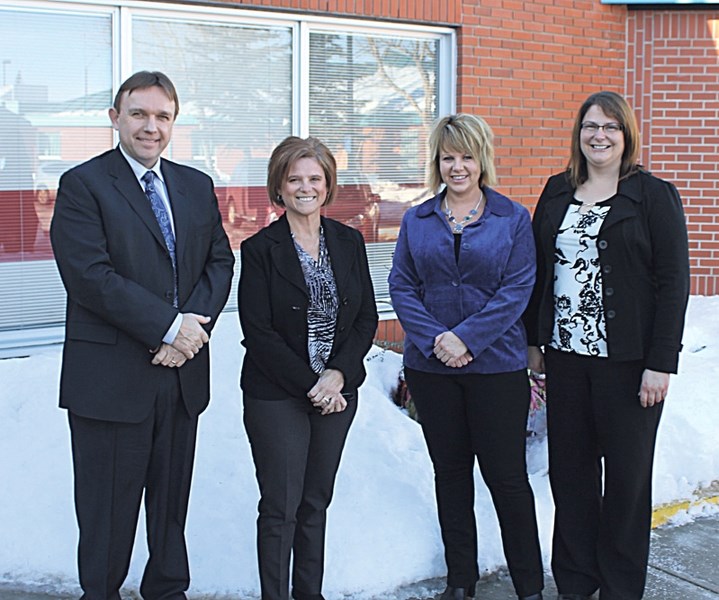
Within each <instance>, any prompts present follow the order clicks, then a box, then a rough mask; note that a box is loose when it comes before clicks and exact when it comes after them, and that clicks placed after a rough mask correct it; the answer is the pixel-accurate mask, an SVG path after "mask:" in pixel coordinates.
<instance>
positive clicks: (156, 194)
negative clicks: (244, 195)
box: [51, 71, 234, 600]
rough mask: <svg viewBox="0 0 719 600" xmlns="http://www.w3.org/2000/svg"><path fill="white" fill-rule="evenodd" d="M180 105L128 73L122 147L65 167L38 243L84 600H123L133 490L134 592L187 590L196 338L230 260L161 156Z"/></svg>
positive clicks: (213, 217) (219, 299)
mask: <svg viewBox="0 0 719 600" xmlns="http://www.w3.org/2000/svg"><path fill="white" fill-rule="evenodd" d="M178 110H179V102H178V99H177V93H176V91H175V88H174V86H173V84H172V82H171V81H170V80H169V78H168V77H167V76H166V75H164V74H162V73H159V72H147V71H142V72H139V73H135V74H134V75H132V76H131V77H130V78H129V79H128V80H127V81H125V83H123V84H122V86H121V87H120V89H119V91H118V93H117V96H116V97H115V102H114V105H113V107H112V108H110V110H109V115H110V119H111V121H112V124H113V127H114V128H115V129H116V130H117V131H118V133H119V137H120V144H119V146H118V147H117V148H115V149H114V150H110V151H108V152H106V153H104V154H101V155H100V156H97V157H95V158H93V159H91V160H89V161H88V162H86V163H84V164H82V165H80V166H78V167H76V168H74V169H71V170H70V171H68V172H67V173H65V174H64V175H63V176H62V178H61V180H60V186H59V189H58V194H57V201H56V206H55V214H54V217H53V221H52V227H51V239H52V246H53V250H54V252H55V257H56V260H57V264H58V268H59V270H60V275H61V276H62V280H63V283H64V284H65V288H66V290H67V297H68V298H67V319H66V331H65V346H64V351H63V364H62V374H61V381H60V406H62V407H64V408H66V409H68V415H69V421H70V430H71V437H72V455H73V466H74V471H75V509H76V513H77V519H78V525H79V529H80V540H79V549H78V563H79V575H80V585H81V586H82V589H83V591H84V594H83V596H82V600H120V593H119V589H120V587H121V586H122V583H123V581H124V580H125V578H126V576H127V572H128V568H129V564H130V556H131V553H132V546H133V542H134V538H135V531H136V527H137V519H138V514H139V509H140V504H141V500H142V496H143V493H144V497H145V511H146V514H147V542H148V547H149V560H148V562H147V565H146V567H145V572H144V575H143V578H142V584H141V587H140V592H141V594H142V596H143V598H145V600H180V599H185V597H186V596H185V590H187V588H188V587H189V583H190V576H189V567H188V560H187V549H186V545H185V532H184V530H185V521H186V515H187V503H188V498H189V492H190V480H191V478H192V465H193V460H194V453H195V438H196V432H197V420H198V416H199V414H200V413H201V412H202V411H203V410H204V409H205V408H206V406H207V404H208V402H209V389H210V380H209V362H210V356H209V347H208V346H207V343H208V341H209V333H210V330H211V328H212V326H213V325H214V323H215V322H216V319H217V316H218V315H219V313H220V311H221V310H222V308H223V306H224V305H225V302H226V301H227V296H228V294H229V289H230V284H231V279H232V273H233V265H234V256H233V254H232V250H231V249H230V245H229V242H228V240H227V236H226V234H225V232H224V230H223V228H222V222H221V218H220V213H219V210H218V207H217V198H216V197H215V193H214V188H213V184H212V180H211V179H210V178H209V177H208V176H207V175H205V174H203V173H201V172H200V171H197V170H195V169H192V168H189V167H186V166H183V165H179V164H177V163H174V162H171V161H169V160H166V159H160V154H161V153H162V151H163V150H164V149H165V148H166V147H167V145H168V143H169V142H170V138H171V135H172V126H173V124H174V122H175V118H176V117H177V113H178ZM148 172H151V174H149V173H148Z"/></svg>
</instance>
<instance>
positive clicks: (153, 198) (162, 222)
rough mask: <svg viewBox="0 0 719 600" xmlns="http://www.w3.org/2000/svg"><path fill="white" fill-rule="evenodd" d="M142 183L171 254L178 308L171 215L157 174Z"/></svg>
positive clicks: (151, 175) (151, 174) (146, 174)
mask: <svg viewBox="0 0 719 600" xmlns="http://www.w3.org/2000/svg"><path fill="white" fill-rule="evenodd" d="M142 181H143V183H144V184H145V194H146V195H147V197H148V198H149V200H150V204H151V205H152V212H153V213H155V218H156V219H157V224H158V225H159V226H160V231H162V237H163V238H165V244H166V246H167V250H168V252H169V253H170V258H171V259H172V270H173V271H174V274H175V298H174V301H173V306H175V307H176V306H177V260H176V258H175V235H174V234H173V233H172V225H171V224H170V215H169V214H167V208H165V203H164V202H163V201H162V198H161V197H160V194H158V193H157V190H156V189H155V174H154V173H153V172H152V171H147V172H146V173H145V174H144V175H143V176H142Z"/></svg>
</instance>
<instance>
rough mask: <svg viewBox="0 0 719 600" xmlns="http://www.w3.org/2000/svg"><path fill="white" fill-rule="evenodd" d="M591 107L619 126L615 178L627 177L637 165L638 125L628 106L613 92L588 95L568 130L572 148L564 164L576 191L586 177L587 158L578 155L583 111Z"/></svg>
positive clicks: (581, 154)
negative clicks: (619, 147) (620, 142)
mask: <svg viewBox="0 0 719 600" xmlns="http://www.w3.org/2000/svg"><path fill="white" fill-rule="evenodd" d="M592 106H598V107H599V108H601V109H602V112H604V114H605V115H607V116H608V117H610V118H612V119H615V120H616V122H617V123H619V125H621V127H622V132H623V133H624V153H623V154H622V164H621V166H620V167H619V179H624V178H625V177H629V175H631V174H632V173H634V172H635V171H636V170H637V169H638V168H639V165H638V164H637V163H638V161H639V126H638V125H637V118H636V117H635V116H634V111H632V109H631V107H630V106H629V103H628V102H627V101H626V100H625V99H624V98H623V97H622V96H620V95H619V94H617V93H616V92H608V91H601V92H596V93H594V94H592V95H591V96H589V98H587V99H586V100H585V101H584V103H583V104H582V106H580V107H579V112H577V118H576V119H575V120H574V127H573V128H572V147H571V152H570V156H569V163H568V164H567V171H568V174H569V180H570V182H571V183H572V186H573V187H574V188H575V189H576V188H578V187H579V186H580V185H582V184H583V183H584V182H585V181H586V180H587V179H588V178H589V172H588V171H587V158H586V156H584V153H583V152H582V147H581V143H580V137H581V135H582V122H583V121H584V116H585V115H586V114H587V111H588V110H589V109H590V108H592Z"/></svg>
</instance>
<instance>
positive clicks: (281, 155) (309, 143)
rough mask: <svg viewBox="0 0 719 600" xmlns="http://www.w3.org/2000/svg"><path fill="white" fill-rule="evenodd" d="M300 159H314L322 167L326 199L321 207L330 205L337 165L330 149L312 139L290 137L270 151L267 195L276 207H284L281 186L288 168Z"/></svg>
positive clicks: (335, 186) (332, 197) (333, 196)
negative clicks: (325, 184)
mask: <svg viewBox="0 0 719 600" xmlns="http://www.w3.org/2000/svg"><path fill="white" fill-rule="evenodd" d="M301 158H314V159H315V160H316V161H317V162H318V163H319V164H320V166H321V167H322V170H323V171H324V173H325V179H326V180H327V199H326V200H325V203H324V204H323V206H327V205H329V204H331V203H332V201H333V200H334V198H335V193H336V191H337V163H336V162H335V157H334V156H333V155H332V152H330V149H329V148H328V147H327V146H325V145H324V144H323V143H322V142H321V141H320V140H318V139H317V138H314V137H308V138H307V139H302V138H300V137H297V136H294V135H291V136H290V137H287V138H285V139H284V140H282V142H280V144H279V145H278V146H277V147H276V148H275V149H274V150H273V151H272V156H271V157H270V162H269V164H268V165H267V195H268V196H269V197H270V202H272V204H274V205H276V206H284V205H285V203H284V201H283V200H282V196H281V195H280V190H281V189H282V184H283V183H284V181H285V179H286V178H287V172H288V171H289V170H290V167H291V166H292V165H293V164H295V163H296V162H297V161H298V160H300V159H301Z"/></svg>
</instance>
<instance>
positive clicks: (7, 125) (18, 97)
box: [0, 8, 112, 346]
mask: <svg viewBox="0 0 719 600" xmlns="http://www.w3.org/2000/svg"><path fill="white" fill-rule="evenodd" d="M111 27H112V16H111V13H110V12H108V11H107V10H104V11H97V10H95V11H87V12H84V13H83V12H77V11H73V12H69V11H50V10H46V11H42V10H31V9H26V10H13V9H9V8H0V60H1V61H2V87H1V88H0V343H1V344H3V345H5V346H18V345H20V346H21V345H23V343H24V342H22V340H19V339H18V338H19V337H20V338H21V337H22V335H21V334H22V332H23V331H26V330H32V329H35V328H40V327H46V326H51V325H58V324H61V323H62V322H63V319H64V312H65V294H64V291H63V289H62V285H61V282H60V278H59V275H58V273H57V269H56V267H55V262H54V261H53V259H52V251H51V248H50V242H49V235H48V230H49V225H50V218H51V216H52V209H53V203H54V199H55V191H56V189H57V182H58V179H59V177H60V175H61V174H62V173H63V172H64V171H65V170H66V169H67V168H69V167H70V166H72V165H74V164H77V163H78V162H80V161H81V160H84V159H85V158H87V157H89V156H92V155H93V154H95V153H98V152H100V151H101V150H104V149H106V148H107V147H109V146H110V145H111V144H112V131H111V130H110V129H109V128H108V127H107V117H106V112H107V107H108V106H109V104H110V100H111V92H112V58H111V57H112V45H111V40H112V36H111Z"/></svg>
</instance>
